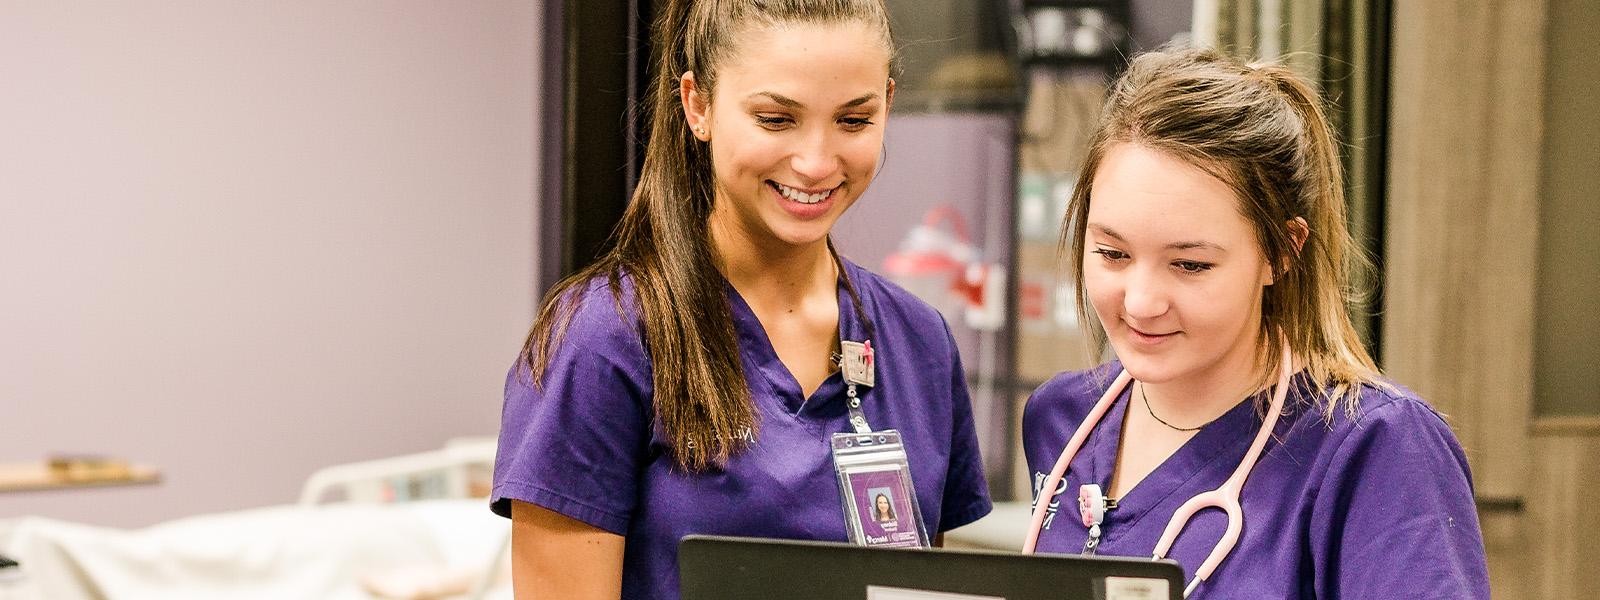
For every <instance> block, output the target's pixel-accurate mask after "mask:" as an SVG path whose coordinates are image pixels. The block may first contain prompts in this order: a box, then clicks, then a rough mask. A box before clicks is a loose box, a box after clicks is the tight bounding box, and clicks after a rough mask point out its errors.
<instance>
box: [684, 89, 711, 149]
mask: <svg viewBox="0 0 1600 600" xmlns="http://www.w3.org/2000/svg"><path fill="white" fill-rule="evenodd" d="M678 99H679V100H681V101H682V102H683V118H684V120H685V121H687V122H688V124H689V132H690V133H692V134H694V137H695V138H696V139H698V140H700V141H702V142H708V141H711V126H710V124H709V121H710V119H707V118H706V110H707V109H708V108H709V107H710V100H711V99H710V98H707V97H705V96H704V95H703V94H701V93H700V87H699V85H698V84H696V83H695V79H694V71H685V72H684V73H683V76H682V77H680V78H678Z"/></svg>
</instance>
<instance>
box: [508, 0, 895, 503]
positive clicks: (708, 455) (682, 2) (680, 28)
mask: <svg viewBox="0 0 1600 600" xmlns="http://www.w3.org/2000/svg"><path fill="white" fill-rule="evenodd" d="M855 22H861V23H866V24H867V25H869V26H872V27H874V28H875V30H877V31H880V32H881V33H882V35H883V42H884V46H885V49H886V50H888V51H889V55H890V60H891V62H892V60H893V55H894V45H893V41H892V34H891V32H890V28H889V16H888V12H887V10H886V9H885V7H884V4H883V0H673V1H671V2H668V3H667V5H666V7H665V9H664V10H662V12H661V13H660V15H659V17H658V18H657V20H656V22H655V27H654V38H653V42H654V44H653V45H654V47H655V49H656V52H657V54H656V55H655V56H654V57H653V58H654V63H653V66H652V68H651V83H650V92H649V96H648V99H647V101H646V108H647V109H648V110H649V111H650V112H649V114H650V119H649V121H650V133H649V141H648V142H647V144H646V145H645V159H644V166H643V168H642V170H641V172H640V177H639V186H638V188H637V189H635V190H634V192H633V200H632V202H630V203H629V205H628V208H627V210H626V211H625V212H624V213H623V215H622V220H621V221H620V222H619V223H618V224H617V229H616V231H615V232H613V234H612V239H613V240H614V241H615V243H616V245H615V246H614V247H613V248H612V249H611V250H610V251H609V252H607V253H606V254H605V255H604V256H601V257H600V258H599V259H598V260H597V261H596V262H595V263H594V264H592V265H590V266H589V267H587V268H584V269H583V270H581V271H579V272H577V273H576V274H574V275H572V276H570V277H568V278H566V279H564V280H562V281H561V282H560V283H557V284H556V285H555V286H554V287H552V288H551V289H550V291H549V292H547V293H546V294H545V297H544V302H543V305H542V307H541V308H540V310H539V315H538V317H537V318H536V319H535V321H534V324H533V329H532V331H530V332H529V333H528V339H527V342H526V343H525V344H524V346H523V358H524V361H525V363H526V365H527V366H528V367H529V369H530V370H531V371H532V374H533V381H534V382H535V383H536V384H541V383H542V379H543V375H544V371H545V368H546V367H547V366H548V365H549V361H550V356H551V346H552V345H553V344H556V343H560V339H561V335H562V334H563V333H564V332H565V330H566V327H567V325H568V323H569V322H570V321H571V319H572V315H573V314H574V313H575V312H576V310H577V307H578V305H579V304H580V303H581V302H583V301H585V300H586V298H584V297H583V294H582V292H583V291H584V290H585V288H586V286H587V285H588V283H589V282H590V281H593V280H595V279H597V278H602V277H603V278H606V280H607V281H608V283H609V288H610V290H611V294H612V296H613V297H612V298H611V300H612V301H613V302H614V303H615V304H616V306H617V308H618V311H619V313H620V312H621V306H622V298H621V277H622V276H623V275H624V274H626V275H627V276H629V277H630V278H631V279H632V283H633V287H634V300H635V301H636V304H637V307H638V311H639V320H640V321H641V322H642V324H643V328H644V332H643V333H644V339H645V348H646V351H647V352H648V353H649V355H650V363H651V383H652V389H653V394H654V398H653V404H654V405H655V420H656V424H657V425H659V426H660V427H661V428H662V430H663V431H664V432H665V434H666V437H667V439H668V440H670V442H671V445H672V451H673V457H672V458H673V460H674V461H675V462H676V463H677V464H678V465H679V466H681V467H683V468H685V469H688V470H694V471H698V470H703V469H705V468H707V467H709V466H711V465H713V464H718V463H721V462H723V461H724V460H726V459H727V458H728V457H729V456H730V455H732V454H733V453H734V452H737V451H739V450H741V449H742V448H744V446H745V445H747V444H748V440H749V439H750V436H747V435H746V432H753V431H754V430H755V429H756V426H757V423H756V412H755V407H754V406H753V405H752V404H751V402H750V390H749V388H748V387H747V384H746V382H745V377H744V368H743V366H742V364H741V362H740V360H739V356H740V353H739V346H738V342H737V339H736V336H735V333H734V328H733V316H732V314H731V313H730V312H729V308H728V298H727V296H726V294H725V285H726V283H725V282H724V280H723V278H722V275H721V273H720V272H719V271H718V270H717V266H716V265H717V261H716V257H715V256H714V249H713V248H712V245H711V237H710V232H709V231H708V229H707V218H708V217H710V215H711V209H712V205H713V202H714V199H715V196H714V193H713V189H714V186H713V182H714V181H715V174H714V172H713V170H712V162H711V147H710V146H709V145H707V144H705V143H702V142H700V141H699V140H697V139H695V138H694V137H693V134H691V133H690V132H689V127H688V123H687V122H686V120H685V117H684V114H683V107H682V104H681V100H680V97H679V95H678V90H679V81H680V79H679V78H680V77H682V76H683V74H684V73H686V72H693V73H694V75H695V84H696V86H697V88H698V90H699V92H700V93H701V94H703V95H704V96H705V97H707V98H710V97H711V96H712V94H713V92H712V89H713V86H714V85H715V83H716V80H717V67H718V65H719V64H720V63H721V62H722V61H723V60H726V59H728V58H729V57H730V55H731V54H732V53H733V52H736V51H737V50H738V49H739V47H738V41H739V36H740V35H741V34H742V33H744V32H745V31H747V30H749V29H753V28H760V27H781V26H785V25H794V24H837V23H855ZM891 69H892V65H891ZM614 134H615V132H596V135H614ZM846 289H847V290H848V291H849V292H850V294H851V295H852V296H854V295H855V290H854V288H853V287H850V285H849V282H848V280H846ZM858 304H859V303H858ZM554 400H555V401H562V402H565V401H571V400H570V399H567V398H558V399H554Z"/></svg>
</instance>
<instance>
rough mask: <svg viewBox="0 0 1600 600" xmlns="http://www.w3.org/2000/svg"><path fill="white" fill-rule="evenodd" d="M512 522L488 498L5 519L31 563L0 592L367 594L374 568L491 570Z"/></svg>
mask: <svg viewBox="0 0 1600 600" xmlns="http://www.w3.org/2000/svg"><path fill="white" fill-rule="evenodd" d="M509 529H510V522H509V521H507V520H506V519H502V518H500V517H497V516H495V515H493V514H492V513H490V512H489V509H488V506H487V504H486V502H485V501H484V500H482V499H470V500H432V501H421V502H409V503H401V504H382V505H372V504H328V505H321V506H314V507H301V506H282V507H269V508H261V509H254V510H245V511H237V512H228V513H217V514H209V515H201V516H195V517H188V518H184V519H179V520H176V521H171V522H167V523H163V524H159V525H155V526H152V527H148V528H144V529H136V530H123V529H113V528H105V527H95V526H89V525H82V524H76V523H69V522H64V521H57V520H53V519H44V518H38V517H24V518H19V519H0V553H3V554H5V555H7V556H10V557H12V558H14V559H16V560H17V561H19V562H20V563H22V565H21V567H22V570H23V574H22V578H21V579H20V580H18V581H15V582H11V583H0V600H45V599H48V600H78V599H98V598H110V599H113V600H121V599H123V598H129V599H135V600H137V599H143V598H152V599H157V598H159V599H163V600H167V599H173V600H184V599H191V598H192V599H196V600H198V599H202V598H203V599H206V600H212V599H217V598H227V599H234V598H237V599H245V600H253V599H262V600H266V599H272V600H284V599H300V598H305V599H334V600H340V599H363V600H365V599H370V598H373V596H372V595H371V594H370V593H369V592H367V591H366V590H365V589H364V588H363V586H362V584H361V579H362V577H364V576H367V575H369V574H373V573H379V572H385V571H388V572H394V571H396V570H401V571H404V570H407V569H417V570H419V571H426V570H429V569H432V570H434V571H443V570H446V569H455V570H458V571H459V570H460V569H463V568H468V569H476V570H479V571H482V570H485V569H488V567H489V566H490V563H491V561H492V560H493V558H494V557H495V555H496V553H497V551H498V550H499V549H500V545H501V544H502V543H503V541H504V540H505V536H506V534H507V532H508V531H509ZM490 597H491V598H510V597H511V594H510V586H509V585H500V586H498V587H497V588H496V589H495V590H493V592H492V593H491V594H490Z"/></svg>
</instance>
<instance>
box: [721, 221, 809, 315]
mask: <svg viewBox="0 0 1600 600" xmlns="http://www.w3.org/2000/svg"><path fill="white" fill-rule="evenodd" d="M731 217H733V215H731V214H725V213H723V211H720V210H718V211H713V213H712V216H711V219H710V224H709V225H710V230H711V246H712V249H713V250H714V251H715V252H716V257H717V258H716V260H717V268H718V269H720V270H721V271H722V276H723V277H726V278H727V279H728V283H730V284H732V285H733V288H734V289H736V290H738V291H739V295H740V296H743V297H744V299H745V301H746V302H749V303H751V304H771V303H775V302H776V303H785V304H792V303H799V302H800V301H801V299H803V298H805V297H806V296H807V295H810V294H814V293H827V294H829V295H830V296H831V295H832V294H833V293H834V290H835V289H836V279H837V277H838V275H837V273H835V267H834V259H833V254H832V253H831V252H829V251H828V244H827V240H817V241H816V242H813V243H810V244H805V245H799V246H796V245H791V244H786V243H783V242H782V241H779V240H772V239H760V238H758V237H757V236H753V235H750V233H749V231H748V230H747V228H745V227H742V226H741V225H740V224H739V223H737V221H736V219H734V218H731Z"/></svg>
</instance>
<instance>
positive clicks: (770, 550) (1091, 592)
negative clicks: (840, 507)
mask: <svg viewBox="0 0 1600 600" xmlns="http://www.w3.org/2000/svg"><path fill="white" fill-rule="evenodd" d="M678 574H679V581H678V589H679V591H680V592H681V594H682V596H683V600H736V599H737V600H742V599H745V598H751V599H757V598H759V599H761V600H802V599H803V600H833V599H840V600H996V599H1004V600H1046V599H1048V600H1079V599H1081V600H1181V599H1182V597H1183V569H1182V568H1181V567H1179V566H1178V563H1176V562H1173V561H1170V560H1161V561H1153V560H1149V559H1139V558H1128V557H1112V556H1079V555H1063V554H1018V553H1014V552H996V551H988V550H947V549H933V550H904V549H886V548H867V547H863V546H856V545H852V544H842V543H834V542H811V541H795V540H773V539H765V538H739V537H720V536H699V535H692V536H688V537H685V538H684V539H683V541H682V542H681V543H679V545H678Z"/></svg>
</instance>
